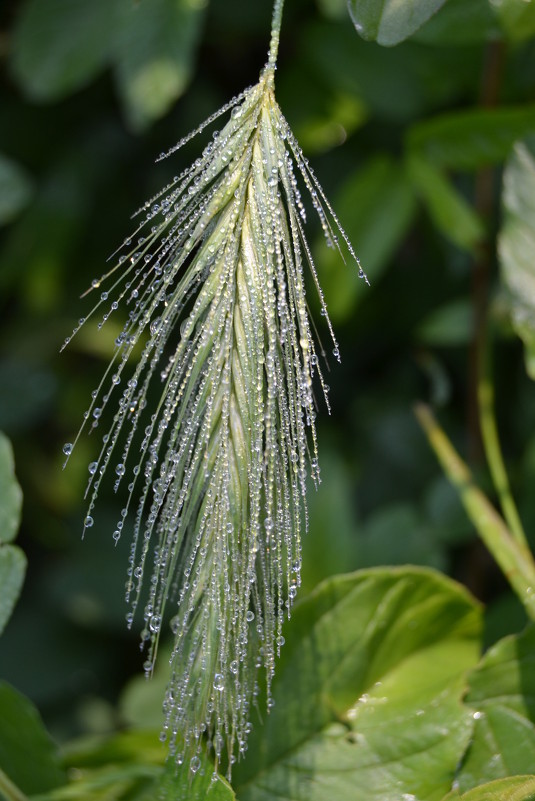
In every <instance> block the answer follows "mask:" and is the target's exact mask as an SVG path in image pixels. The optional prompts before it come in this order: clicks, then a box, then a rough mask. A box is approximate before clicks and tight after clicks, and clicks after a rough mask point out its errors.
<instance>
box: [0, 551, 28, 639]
mask: <svg viewBox="0 0 535 801" xmlns="http://www.w3.org/2000/svg"><path fill="white" fill-rule="evenodd" d="M25 573H26V557H25V556H24V554H23V552H22V551H21V549H20V548H18V547H17V546H16V545H0V634H1V633H2V632H3V630H4V628H5V625H6V623H7V621H8V620H9V618H10V617H11V613H12V611H13V607H14V606H15V603H16V602H17V598H18V597H19V595H20V591H21V589H22V584H23V582H24V575H25Z"/></svg>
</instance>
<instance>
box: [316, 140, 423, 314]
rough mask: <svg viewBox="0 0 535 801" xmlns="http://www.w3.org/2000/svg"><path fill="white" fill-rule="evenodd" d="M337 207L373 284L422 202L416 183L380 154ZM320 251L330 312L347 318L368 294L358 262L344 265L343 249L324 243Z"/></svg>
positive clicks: (348, 187) (347, 188)
mask: <svg viewBox="0 0 535 801" xmlns="http://www.w3.org/2000/svg"><path fill="white" fill-rule="evenodd" d="M334 206H335V208H336V211H337V214H338V215H339V217H340V219H341V221H342V224H343V225H344V226H345V228H346V231H347V233H348V235H349V238H350V239H351V241H352V242H355V243H356V247H357V255H358V257H359V259H360V261H361V264H362V266H363V268H364V270H365V271H366V273H367V275H368V278H369V279H370V282H371V284H372V286H373V283H374V281H376V280H377V279H378V278H379V276H380V275H381V274H382V272H383V271H384V270H385V269H386V267H387V265H388V262H389V260H390V259H391V258H392V255H393V254H394V252H395V251H396V249H397V247H398V246H399V244H400V242H401V240H402V239H403V237H404V236H405V234H406V232H407V229H408V228H409V226H410V224H411V222H412V219H413V216H414V212H415V210H416V202H415V196H414V192H413V190H412V187H411V182H410V181H409V179H408V177H407V175H406V173H405V171H404V170H403V168H401V167H400V166H399V165H398V164H396V163H395V162H394V161H392V160H391V159H390V158H388V157H386V156H378V157H376V158H375V159H373V160H372V161H370V163H369V164H368V165H367V166H366V167H364V168H363V169H362V170H360V171H359V172H358V173H357V174H356V175H355V176H352V177H351V178H350V179H349V180H348V181H347V183H346V184H345V185H344V186H343V187H342V189H341V191H340V193H339V195H338V197H337V198H336V199H335V202H334ZM317 250H318V251H319V256H318V259H319V261H320V268H321V276H322V283H323V286H324V289H325V296H326V297H327V298H328V303H329V314H330V316H331V318H332V319H333V320H336V321H339V320H343V319H346V318H347V317H349V316H350V315H351V314H352V312H353V310H354V307H355V304H356V302H357V299H358V297H359V296H361V297H362V296H365V287H364V284H363V282H362V281H361V280H360V279H359V278H358V270H357V269H356V268H355V266H354V265H353V264H351V263H349V262H348V266H347V267H344V265H343V264H341V261H340V256H339V254H338V251H337V250H332V249H328V248H327V246H326V245H324V244H323V242H322V243H321V244H320V245H319V247H318V249H317ZM363 293H364V294H363Z"/></svg>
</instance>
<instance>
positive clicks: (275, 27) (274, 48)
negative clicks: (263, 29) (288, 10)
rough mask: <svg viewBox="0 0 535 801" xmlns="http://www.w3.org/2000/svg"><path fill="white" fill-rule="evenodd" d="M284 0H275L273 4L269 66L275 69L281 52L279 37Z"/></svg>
mask: <svg viewBox="0 0 535 801" xmlns="http://www.w3.org/2000/svg"><path fill="white" fill-rule="evenodd" d="M283 6H284V0H275V5H274V6H273V21H272V23H271V41H270V44H269V54H268V68H269V69H275V65H276V63H277V55H278V52H279V38H280V30H281V24H282V9H283Z"/></svg>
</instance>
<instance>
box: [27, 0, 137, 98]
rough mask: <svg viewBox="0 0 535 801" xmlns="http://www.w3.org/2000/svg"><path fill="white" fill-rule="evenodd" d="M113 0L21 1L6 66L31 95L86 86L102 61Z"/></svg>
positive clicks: (109, 39)
mask: <svg viewBox="0 0 535 801" xmlns="http://www.w3.org/2000/svg"><path fill="white" fill-rule="evenodd" d="M120 1H121V2H122V0H120ZM118 2H119V0H92V2H91V3H88V2H87V0H28V2H26V3H24V4H23V5H22V6H21V13H20V15H19V19H18V24H17V26H16V27H15V31H14V42H13V47H12V51H11V52H12V60H11V69H12V72H13V74H14V76H15V78H16V79H17V81H18V82H19V83H20V85H21V86H22V88H23V89H24V90H25V92H26V93H27V94H28V95H29V96H30V97H32V98H34V99H36V100H58V99H60V98H63V97H65V96H67V95H69V94H70V93H71V92H73V91H75V90H77V89H80V88H81V87H83V86H86V85H87V84H88V83H89V82H90V81H91V80H92V78H94V77H95V76H96V75H97V74H98V73H99V72H100V71H101V70H102V69H103V68H104V67H105V66H106V65H107V63H108V61H109V57H110V53H111V50H112V46H113V39H114V36H115V31H116V29H117V18H116V12H117V6H118Z"/></svg>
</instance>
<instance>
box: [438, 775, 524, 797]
mask: <svg viewBox="0 0 535 801" xmlns="http://www.w3.org/2000/svg"><path fill="white" fill-rule="evenodd" d="M443 801H535V776H511V777H509V778H507V779H498V780H497V781H494V782H488V783H487V784H481V785H480V786H479V787H475V788H474V789H473V790H469V791H468V792H467V793H463V794H462V795H461V794H460V793H459V791H458V790H455V791H453V792H451V793H448V795H447V796H446V797H445V798H444V799H443Z"/></svg>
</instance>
